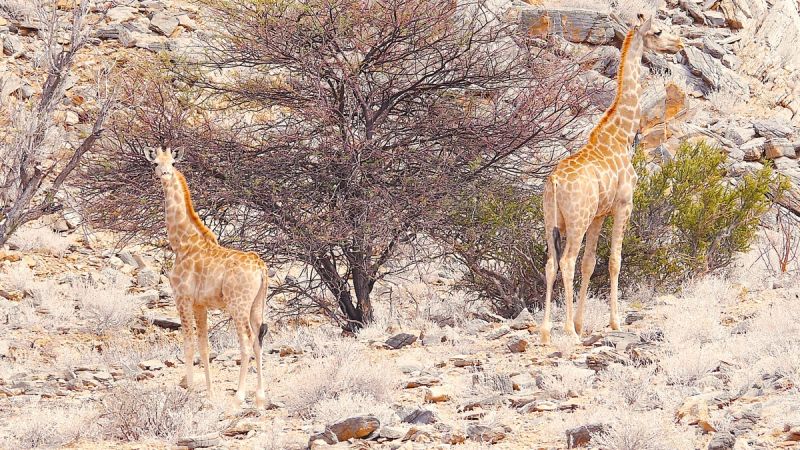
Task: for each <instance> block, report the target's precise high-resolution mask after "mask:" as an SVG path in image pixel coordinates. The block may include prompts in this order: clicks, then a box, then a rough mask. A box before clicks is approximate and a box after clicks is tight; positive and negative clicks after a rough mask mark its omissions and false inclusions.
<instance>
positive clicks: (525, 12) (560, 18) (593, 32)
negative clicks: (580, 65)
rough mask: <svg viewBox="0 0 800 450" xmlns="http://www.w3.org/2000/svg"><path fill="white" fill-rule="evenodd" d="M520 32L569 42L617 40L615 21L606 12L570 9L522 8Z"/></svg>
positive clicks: (601, 42) (600, 42) (557, 7)
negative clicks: (555, 37)
mask: <svg viewBox="0 0 800 450" xmlns="http://www.w3.org/2000/svg"><path fill="white" fill-rule="evenodd" d="M519 23H520V28H521V29H525V30H528V34H529V35H530V36H534V37H541V38H546V37H548V36H551V35H558V36H561V37H563V38H564V39H566V40H568V41H570V42H576V43H587V44H593V45H598V44H608V43H610V42H611V41H612V40H613V39H614V37H615V32H614V20H613V19H612V18H611V16H610V15H609V14H608V13H606V12H601V11H592V10H589V9H581V8H569V7H559V6H554V7H549V6H548V7H544V6H528V5H524V6H520V15H519Z"/></svg>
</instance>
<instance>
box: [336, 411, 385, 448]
mask: <svg viewBox="0 0 800 450" xmlns="http://www.w3.org/2000/svg"><path fill="white" fill-rule="evenodd" d="M380 426H381V423H380V421H378V418H377V417H375V416H356V417H351V418H349V419H345V420H342V421H340V422H336V423H334V424H333V425H330V426H328V430H330V431H331V432H333V434H334V435H335V436H336V438H337V439H338V440H339V442H344V441H346V440H348V439H361V438H365V437H367V436H369V435H370V434H372V433H373V432H374V431H375V430H377V429H378V427H380Z"/></svg>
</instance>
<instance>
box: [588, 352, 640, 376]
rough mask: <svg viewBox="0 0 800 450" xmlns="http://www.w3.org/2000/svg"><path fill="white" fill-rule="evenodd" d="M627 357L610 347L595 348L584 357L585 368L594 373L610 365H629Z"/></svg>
mask: <svg viewBox="0 0 800 450" xmlns="http://www.w3.org/2000/svg"><path fill="white" fill-rule="evenodd" d="M630 362H631V361H630V360H629V359H628V357H626V356H625V355H623V354H622V353H620V352H618V351H616V350H614V349H612V348H611V347H597V348H596V349H594V350H592V353H590V354H588V355H586V366H587V367H589V368H590V369H592V370H594V371H595V372H599V371H601V370H604V369H605V368H606V367H608V366H609V365H611V364H623V365H628V364H630Z"/></svg>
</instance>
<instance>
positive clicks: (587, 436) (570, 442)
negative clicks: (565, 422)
mask: <svg viewBox="0 0 800 450" xmlns="http://www.w3.org/2000/svg"><path fill="white" fill-rule="evenodd" d="M605 428H606V427H605V425H603V424H601V423H590V424H586V425H581V426H579V427H575V428H570V429H568V430H567V431H566V434H567V448H575V447H585V446H586V444H588V443H589V442H591V441H592V435H593V434H599V433H602V432H603V431H604V430H605Z"/></svg>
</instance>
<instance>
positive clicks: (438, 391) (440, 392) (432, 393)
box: [425, 387, 450, 403]
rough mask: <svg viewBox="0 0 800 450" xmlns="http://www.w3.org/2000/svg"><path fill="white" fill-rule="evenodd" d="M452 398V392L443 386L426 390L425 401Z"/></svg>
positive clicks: (444, 400)
mask: <svg viewBox="0 0 800 450" xmlns="http://www.w3.org/2000/svg"><path fill="white" fill-rule="evenodd" d="M449 400H450V393H449V392H448V390H445V389H444V388H442V387H431V388H429V389H426V390H425V403H442V402H446V401H449Z"/></svg>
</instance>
